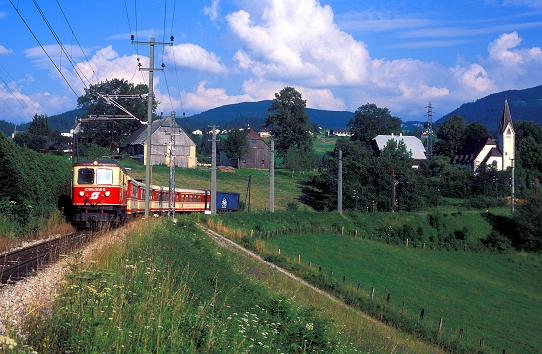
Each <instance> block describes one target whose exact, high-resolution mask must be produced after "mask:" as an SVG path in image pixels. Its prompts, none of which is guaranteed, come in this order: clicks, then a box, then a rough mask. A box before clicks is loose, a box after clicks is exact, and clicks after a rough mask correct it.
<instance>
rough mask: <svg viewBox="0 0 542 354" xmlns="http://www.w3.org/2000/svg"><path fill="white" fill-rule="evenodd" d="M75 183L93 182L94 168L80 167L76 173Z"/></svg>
mask: <svg viewBox="0 0 542 354" xmlns="http://www.w3.org/2000/svg"><path fill="white" fill-rule="evenodd" d="M77 183H79V184H93V183H94V169H93V168H82V169H80V170H79V172H78V173H77Z"/></svg>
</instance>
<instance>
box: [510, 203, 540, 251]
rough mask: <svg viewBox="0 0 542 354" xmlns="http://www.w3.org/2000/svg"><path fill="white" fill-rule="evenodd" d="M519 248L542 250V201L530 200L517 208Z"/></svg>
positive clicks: (515, 218)
mask: <svg viewBox="0 0 542 354" xmlns="http://www.w3.org/2000/svg"><path fill="white" fill-rule="evenodd" d="M514 220H515V222H516V231H517V246H518V248H521V249H525V250H527V251H540V250H542V199H540V198H532V199H528V200H527V202H526V203H524V204H520V205H518V206H517V207H516V210H515V212H514Z"/></svg>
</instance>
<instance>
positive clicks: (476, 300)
mask: <svg viewBox="0 0 542 354" xmlns="http://www.w3.org/2000/svg"><path fill="white" fill-rule="evenodd" d="M307 245H310V247H307ZM268 247H270V248H275V249H276V248H280V249H281V252H282V254H284V255H288V256H290V257H291V258H292V259H293V260H295V259H297V255H301V259H302V260H303V262H304V263H308V262H312V264H313V266H315V267H316V266H321V267H322V269H323V270H325V271H326V272H329V271H331V270H333V271H334V273H335V274H336V275H337V276H338V277H342V276H343V275H345V276H346V279H348V280H349V282H351V283H352V284H353V285H355V284H357V283H358V282H359V283H361V284H362V286H363V289H364V290H365V291H366V292H369V291H370V289H371V287H375V289H376V290H375V291H376V296H378V297H380V298H381V299H385V298H386V296H387V294H391V300H392V301H391V303H392V304H393V306H395V307H396V308H397V309H398V310H399V309H400V308H401V306H402V302H405V303H406V313H408V314H409V315H410V316H412V317H416V316H419V313H420V309H422V308H424V309H425V319H424V321H426V322H430V323H434V324H435V326H436V325H437V323H438V322H439V319H440V318H441V317H442V318H444V328H445V330H449V331H450V333H451V335H452V336H453V335H457V333H458V332H459V329H460V328H464V329H465V339H466V340H468V338H470V340H479V339H481V338H485V342H486V345H488V346H490V347H491V348H494V349H495V350H500V349H503V348H508V349H509V350H513V351H517V352H525V353H528V352H531V353H535V352H541V351H542V341H540V339H539V338H540V337H539V334H540V333H539V331H540V328H539V327H538V325H537V323H539V319H540V318H541V316H542V282H541V281H540V271H541V270H542V266H541V264H540V260H533V259H532V258H531V257H530V256H526V255H510V256H501V255H490V254H480V253H470V252H447V251H430V250H425V251H422V250H421V249H413V248H412V247H411V248H405V247H397V246H390V245H386V244H384V243H380V242H376V241H369V240H361V239H359V238H358V239H354V238H350V237H338V236H331V235H300V236H295V237H292V236H279V237H276V238H272V239H270V240H269V241H268ZM537 338H538V339H537Z"/></svg>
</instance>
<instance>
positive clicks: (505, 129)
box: [497, 100, 516, 171]
mask: <svg viewBox="0 0 542 354" xmlns="http://www.w3.org/2000/svg"><path fill="white" fill-rule="evenodd" d="M515 134H516V133H515V132H514V125H513V124H512V117H511V116H510V109H509V108H508V101H507V100H504V108H503V110H502V117H501V121H500V123H499V136H498V142H497V145H498V147H499V150H500V151H501V152H502V165H501V166H502V170H503V171H504V170H506V169H507V168H508V167H512V160H514V159H515V158H516V153H515V152H516V149H515V136H516V135H515Z"/></svg>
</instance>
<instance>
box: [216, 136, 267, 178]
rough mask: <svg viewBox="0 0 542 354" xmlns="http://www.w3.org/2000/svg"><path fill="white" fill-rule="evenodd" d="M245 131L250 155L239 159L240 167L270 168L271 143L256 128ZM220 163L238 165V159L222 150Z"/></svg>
mask: <svg viewBox="0 0 542 354" xmlns="http://www.w3.org/2000/svg"><path fill="white" fill-rule="evenodd" d="M245 132H246V138H247V140H248V143H249V145H250V156H248V157H246V158H245V159H242V160H241V161H239V165H240V166H239V167H242V168H258V169H269V157H270V156H269V154H270V149H269V145H267V143H266V142H265V141H264V140H263V139H262V137H261V136H260V134H258V132H257V131H255V130H254V129H247V130H246V131H245ZM220 165H222V166H233V167H237V160H230V159H229V158H228V157H227V156H226V154H225V153H224V151H220Z"/></svg>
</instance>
